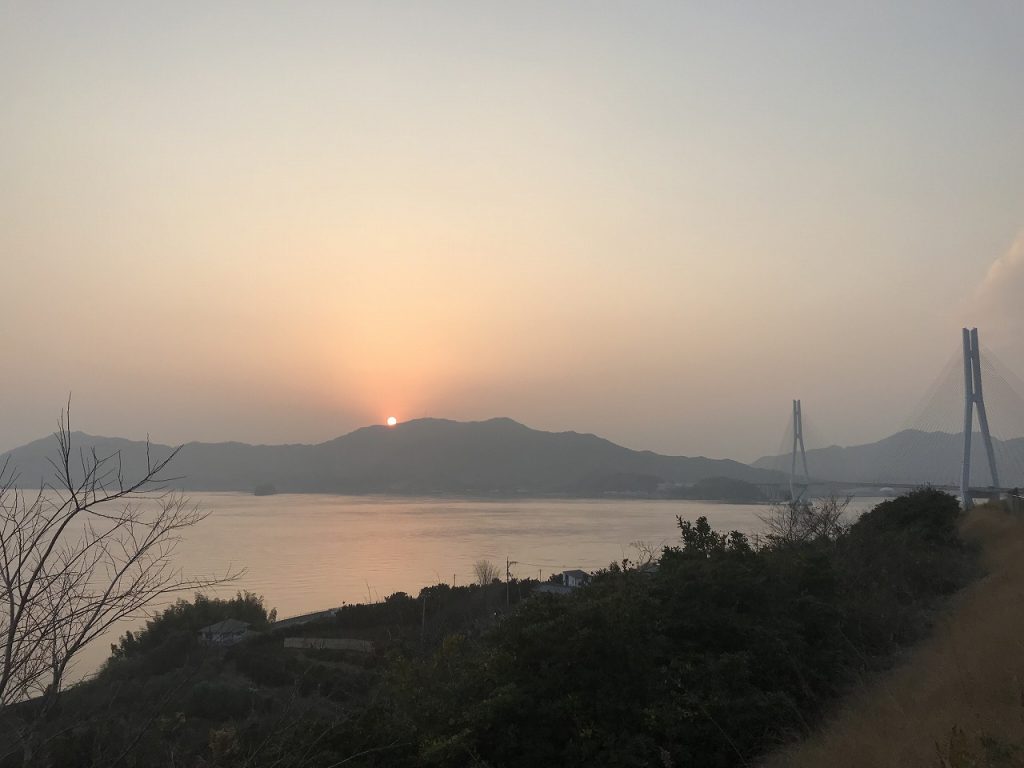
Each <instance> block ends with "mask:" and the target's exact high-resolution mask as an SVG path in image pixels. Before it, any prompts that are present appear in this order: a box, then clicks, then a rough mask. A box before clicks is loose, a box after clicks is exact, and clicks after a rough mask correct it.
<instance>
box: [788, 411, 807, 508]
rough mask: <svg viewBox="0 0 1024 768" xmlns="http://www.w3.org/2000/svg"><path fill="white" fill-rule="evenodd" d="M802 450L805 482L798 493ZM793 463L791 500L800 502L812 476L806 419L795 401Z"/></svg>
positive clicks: (790, 475) (790, 478) (790, 488)
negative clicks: (808, 453) (797, 465)
mask: <svg viewBox="0 0 1024 768" xmlns="http://www.w3.org/2000/svg"><path fill="white" fill-rule="evenodd" d="M797 448H799V449H800V461H801V463H802V464H803V468H804V482H803V487H801V488H800V489H799V490H800V492H799V493H797V486H798V484H797V482H796V451H797ZM791 458H792V461H791V462H790V467H789V498H790V499H791V500H792V501H799V500H800V498H801V497H802V496H803V495H804V494H805V493H806V492H807V486H808V485H809V484H810V482H811V478H810V475H808V474H807V452H806V451H805V450H804V419H803V411H802V410H801V407H800V401H799V400H794V401H793V450H792V456H791Z"/></svg>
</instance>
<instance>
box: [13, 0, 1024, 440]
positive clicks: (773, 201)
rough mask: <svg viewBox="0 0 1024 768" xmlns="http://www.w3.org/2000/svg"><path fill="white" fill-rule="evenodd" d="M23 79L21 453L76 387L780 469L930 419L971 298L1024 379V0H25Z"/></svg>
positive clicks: (17, 241) (177, 407) (79, 410)
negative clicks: (506, 422)
mask: <svg viewBox="0 0 1024 768" xmlns="http://www.w3.org/2000/svg"><path fill="white" fill-rule="evenodd" d="M894 5H897V6H898V7H896V8H894V7H892V6H894ZM0 99H2V101H0V104H2V119H0V260H2V266H3V271H2V273H0V275H2V287H3V290H2V295H3V298H2V300H0V348H2V352H3V365H2V374H0V394H2V397H0V409H2V410H0V413H2V417H0V449H2V448H9V447H13V446H14V445H17V444H19V443H21V442H24V441H27V440H29V439H33V438H36V437H39V436H41V435H43V434H46V433H48V432H50V431H52V428H53V427H54V426H55V424H56V419H57V416H58V414H59V411H60V408H61V406H62V404H63V402H64V399H65V398H66V396H67V394H68V393H69V392H71V393H73V398H74V408H75V416H76V426H78V427H79V428H81V429H84V430H87V431H90V432H94V433H100V434H117V435H124V436H128V437H141V436H144V435H145V434H146V433H147V432H149V433H151V435H152V436H153V438H154V439H156V440H160V441H166V442H177V441H184V440H189V439H200V440H227V439H238V440H245V441H260V442H298V441H302V442H308V441H320V440H324V439H328V438H331V437H334V436H336V435H339V434H341V433H344V432H347V431H349V430H351V429H353V428H356V427H359V426H362V425H365V424H368V423H374V422H382V421H383V420H384V418H385V417H386V416H388V415H391V414H394V415H396V416H397V417H398V418H399V419H409V418H414V417H417V416H424V415H431V416H443V417H449V418H455V419H480V418H488V417H491V416H498V415H503V416H510V417H513V418H515V419H518V420H521V421H523V422H525V423H527V424H529V425H531V426H534V427H538V428H542V429H551V430H563V429H575V430H578V431H585V432H596V433H598V434H601V435H604V436H606V437H609V438H611V439H613V440H615V441H617V442H620V443H623V444H625V445H628V446H631V447H637V448H651V449H655V450H658V451H663V452H670V453H683V454H705V455H711V456H733V457H737V458H741V459H752V458H754V457H756V456H758V455H761V454H763V453H767V452H771V451H773V450H774V449H775V448H776V447H777V446H778V443H779V438H780V436H781V434H782V430H783V425H784V422H785V420H786V417H787V412H788V409H789V407H790V400H791V399H792V398H794V397H800V398H801V399H802V400H803V403H804V411H805V413H806V414H807V416H808V417H809V418H811V417H813V421H814V424H815V427H816V429H817V430H818V432H819V433H821V434H823V435H825V436H826V437H827V438H828V439H829V440H831V441H834V442H838V443H852V442H858V441H866V440H872V439H876V438H878V437H881V436H883V435H885V434H887V433H889V432H892V431H895V430H896V429H897V428H899V427H900V426H901V425H902V424H903V422H904V421H905V420H906V418H907V417H908V416H909V414H910V412H911V411H912V410H913V407H914V405H915V404H916V403H917V402H918V400H919V399H920V398H921V396H922V395H923V393H924V392H925V390H926V389H927V388H928V386H929V385H930V384H931V382H932V379H933V378H934V377H935V376H936V375H937V373H938V372H939V370H940V369H941V368H942V366H943V364H944V363H945V362H946V360H947V358H948V357H949V355H950V354H951V353H952V352H953V350H954V349H955V347H956V345H957V344H958V343H959V328H960V326H961V325H962V324H964V323H970V324H972V325H978V326H979V327H980V328H981V334H982V340H983V342H985V343H986V344H988V346H990V347H993V348H995V349H997V350H998V351H999V352H1000V354H1001V356H1002V358H1003V360H1004V362H1006V363H1007V364H1008V365H1010V367H1012V368H1014V369H1015V370H1017V372H1018V373H1024V342H1022V341H1021V340H1022V339H1024V335H1022V333H1024V239H1019V238H1022V232H1024V5H1022V4H1021V3H1020V2H1018V1H1017V0H1007V1H1006V2H977V3H965V2H949V3H943V2H922V3H907V2H905V3H899V4H893V3H888V2H870V3H859V2H857V3H855V2H847V3H821V2H805V3H786V2H776V3H756V2H746V3H726V2H713V3H712V2H706V3H681V2H663V3H662V2H648V3H638V2H621V3H608V2H597V1H590V2H578V3H570V2H550V1H549V0H544V1H543V2H503V3H488V2H461V3H455V2H432V3H431V2H409V3H399V2H385V1H382V0H375V1H374V2H366V3H356V2H330V3H328V2H324V3H302V2H289V3H255V2H244V3H243V2H239V3H226V2H220V3H217V2H196V3H188V2H173V3H167V2H161V3H144V2H122V3H98V2H69V3H48V2H47V3H43V2H14V3H10V2H0ZM1015 243H1016V245H1015Z"/></svg>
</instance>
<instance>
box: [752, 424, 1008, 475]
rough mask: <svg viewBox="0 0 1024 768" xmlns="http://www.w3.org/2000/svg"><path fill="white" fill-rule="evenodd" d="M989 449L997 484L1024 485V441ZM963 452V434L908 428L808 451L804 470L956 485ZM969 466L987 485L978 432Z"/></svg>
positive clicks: (765, 461) (767, 461)
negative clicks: (868, 440) (860, 442)
mask: <svg viewBox="0 0 1024 768" xmlns="http://www.w3.org/2000/svg"><path fill="white" fill-rule="evenodd" d="M993 445H994V450H995V454H996V468H997V470H999V473H1000V477H999V481H1000V483H1001V484H1002V485H1003V486H1004V487H1006V486H1012V485H1017V486H1024V438H1016V439H1013V440H1005V441H1003V440H993ZM962 454H963V434H962V433H961V434H950V433H948V432H921V431H919V430H915V429H906V430H903V431H902V432H897V433H896V434H894V435H890V436H889V437H886V438H883V439H882V440H879V441H877V442H874V443H866V444H864V445H852V446H849V447H847V448H842V447H840V446H838V445H833V446H831V447H829V448H819V449H815V450H810V451H807V469H808V472H809V473H810V475H811V478H812V479H815V480H838V481H844V482H851V483H860V482H865V483H867V482H870V483H921V484H924V483H932V484H935V485H947V484H948V485H956V484H957V483H959V482H960V465H961V461H962ZM752 466H754V467H758V468H760V469H776V470H781V471H783V472H788V471H789V467H790V455H789V454H785V455H782V456H765V457H763V458H760V459H758V460H757V461H755V462H754V463H753V464H752ZM971 467H972V472H971V475H972V483H973V484H974V485H975V486H985V485H990V484H991V480H990V477H989V471H988V460H987V458H986V456H985V448H984V445H983V443H982V441H981V435H980V434H975V435H974V437H973V439H972V443H971Z"/></svg>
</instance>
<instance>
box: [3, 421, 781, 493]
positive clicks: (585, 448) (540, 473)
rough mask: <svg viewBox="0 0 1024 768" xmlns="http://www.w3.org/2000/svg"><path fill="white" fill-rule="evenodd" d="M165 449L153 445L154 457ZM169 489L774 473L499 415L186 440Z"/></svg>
mask: <svg viewBox="0 0 1024 768" xmlns="http://www.w3.org/2000/svg"><path fill="white" fill-rule="evenodd" d="M74 444H75V446H76V450H77V449H78V448H83V449H86V450H90V449H92V448H93V447H95V449H96V450H97V452H98V453H99V454H100V455H107V454H115V453H117V452H120V455H121V460H122V462H123V463H124V467H125V474H126V476H133V475H137V474H138V473H139V472H140V471H142V470H143V469H144V467H145V448H146V444H145V442H142V441H132V440H126V439H123V438H109V437H96V436H91V435H86V434H84V433H75V434H74ZM55 450H56V442H55V441H54V440H53V439H52V438H48V439H43V440H37V441H34V442H32V443H29V444H27V445H24V446H21V447H20V448H16V449H14V450H12V451H10V452H9V453H8V454H6V456H5V457H4V458H9V459H10V462H11V466H12V467H17V468H18V470H19V475H20V480H19V483H20V484H21V485H38V484H39V481H40V480H41V479H49V478H51V477H52V469H51V468H50V467H49V465H48V464H47V461H46V459H47V457H52V456H53V455H54V452H55ZM171 450H173V449H172V448H171V447H170V446H167V445H161V444H154V445H151V446H150V454H151V456H153V458H154V459H155V460H159V459H161V458H163V457H166V456H167V455H169V454H170V452H171ZM167 474H169V475H172V476H174V477H175V478H180V479H178V480H175V481H174V482H173V483H171V485H172V486H173V487H177V488H181V489H183V490H207V491H252V490H253V489H255V488H257V487H273V488H274V489H276V491H278V492H283V493H287V492H297V493H298V492H327V493H396V494H433V493H441V494H444V493H450V494H510V495H512V494H515V495H530V494H540V495H547V494H567V495H578V494H585V493H587V489H588V488H591V487H593V485H594V483H595V478H600V477H601V476H603V475H608V476H618V477H625V476H634V477H638V478H645V483H647V484H649V482H650V480H649V478H650V477H652V476H653V477H656V478H660V479H661V480H663V481H665V482H668V483H694V482H697V481H698V480H703V479H706V478H710V477H727V478H733V479H736V480H744V481H746V482H751V483H759V482H777V481H779V480H780V475H779V473H777V472H774V471H771V470H765V469H757V468H753V467H750V466H748V465H746V464H742V463H740V462H738V461H732V460H730V459H709V458H705V457H703V456H699V457H686V456H664V455H661V454H657V453H654V452H652V451H635V450H632V449H629V448H624V447H622V446H620V445H616V444H615V443H612V442H611V441H609V440H606V439H604V438H601V437H598V436H596V435H593V434H583V433H578V432H543V431H540V430H535V429H531V428H530V427H527V426H525V425H523V424H520V423H519V422H516V421H513V420H512V419H508V418H495V419H490V420H487V421H473V422H459V421H451V420H447V419H434V418H430V419H416V420H413V421H408V422H404V423H402V424H399V425H398V426H396V427H385V426H368V427H362V428H360V429H357V430H355V431H353V432H350V433H348V434H346V435H343V436H341V437H338V438H335V439H333V440H328V441H327V442H324V443H319V444H316V445H306V444H288V445H249V444H247V443H239V442H224V443H200V442H192V443H186V444H185V445H183V446H182V447H181V450H180V452H179V454H178V456H177V457H176V458H175V460H174V462H173V464H172V465H171V467H170V469H169V472H168V473H167Z"/></svg>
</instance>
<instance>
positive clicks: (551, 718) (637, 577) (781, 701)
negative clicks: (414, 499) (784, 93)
mask: <svg viewBox="0 0 1024 768" xmlns="http://www.w3.org/2000/svg"><path fill="white" fill-rule="evenodd" d="M958 515H959V507H958V505H957V502H956V500H955V499H953V498H952V497H950V496H948V495H946V494H943V493H940V492H937V491H933V490H927V489H925V490H919V491H915V492H913V493H910V494H908V495H906V496H904V497H901V498H899V499H895V500H892V501H888V502H885V503H884V504H881V505H879V506H878V507H877V508H876V509H875V510H873V511H872V512H869V513H867V514H865V515H864V516H863V517H861V518H860V520H858V521H857V522H856V523H855V524H853V525H852V526H849V527H848V528H846V527H841V526H827V527H823V528H822V530H823V531H825V533H822V534H821V535H818V536H814V537H801V538H799V539H787V538H785V537H773V538H772V539H769V540H768V542H767V543H766V544H764V545H762V546H752V544H751V542H750V541H748V539H747V538H746V537H745V536H743V535H742V534H739V533H736V532H732V533H728V534H723V533H719V532H715V531H713V530H712V529H711V528H710V526H709V525H708V522H707V520H706V519H704V518H700V519H698V520H697V521H694V522H690V521H686V520H680V521H679V527H680V542H679V544H678V546H674V547H669V548H666V549H665V550H664V551H663V552H662V553H661V556H660V560H659V563H658V567H657V568H652V567H649V566H648V567H639V566H638V565H637V564H633V563H629V562H624V563H622V564H615V565H612V566H610V567H609V568H608V569H606V570H604V571H602V572H601V573H599V574H597V575H596V576H595V578H594V579H593V582H592V584H591V585H590V586H589V587H586V588H582V589H579V590H576V591H575V592H574V593H573V594H571V595H569V596H558V595H551V594H535V595H533V596H532V597H529V599H522V600H521V602H520V600H519V599H520V598H521V597H526V595H527V594H528V593H529V590H530V588H532V586H533V585H532V584H529V583H514V584H513V585H512V588H511V589H508V590H507V589H506V586H505V585H503V584H491V585H487V586H484V587H480V586H472V587H462V588H458V589H453V588H450V587H446V586H439V587H433V588H430V589H429V590H424V592H423V593H421V595H420V596H419V597H417V598H413V597H410V596H408V595H403V594H399V595H395V596H393V597H392V598H389V600H388V601H386V602H385V603H382V604H378V605H376V606H351V607H348V608H346V609H344V610H343V611H341V612H339V614H338V615H337V616H335V617H333V618H331V619H329V620H325V621H324V622H320V623H319V624H317V625H314V626H310V627H304V628H303V631H304V632H306V633H309V634H310V636H331V633H334V635H336V636H347V637H367V638H372V639H374V641H375V642H376V643H377V647H378V652H377V654H376V655H375V656H373V657H372V658H368V659H357V658H355V657H353V656H352V655H346V654H344V653H339V652H334V653H333V654H332V653H331V652H326V651H324V652H311V653H305V654H296V653H295V652H287V651H284V650H283V649H282V643H281V637H280V636H279V635H275V634H274V633H273V632H268V633H265V634H264V635H263V636H261V638H259V639H257V640H256V641H254V642H249V643H245V644H242V645H239V646H236V647H234V648H231V649H228V650H227V651H226V652H220V653H214V652H212V651H211V652H208V653H207V655H206V656H202V655H201V656H200V657H198V658H197V657H195V656H189V657H188V659H187V661H183V660H181V659H179V661H180V662H181V664H182V665H183V666H182V667H180V668H175V669H171V668H168V667H167V664H166V663H161V664H159V665H156V664H154V665H149V666H147V667H146V668H145V670H144V672H145V674H148V675H151V677H150V678H148V679H145V678H140V677H138V674H136V673H138V672H139V669H140V668H137V667H135V666H133V665H135V664H138V663H139V661H138V660H139V659H146V658H151V657H155V656H159V649H160V648H162V647H166V646H167V644H168V643H170V642H172V638H174V637H175V636H176V634H178V633H183V632H187V633H189V635H190V636H191V635H193V634H194V629H195V628H196V626H195V625H199V622H200V619H199V617H200V616H202V617H203V618H202V623H208V621H207V619H209V620H211V621H212V620H216V619H219V618H223V617H224V615H227V614H226V613H224V614H220V615H218V616H216V617H214V616H212V614H210V613H209V612H208V609H209V608H210V607H211V606H212V605H213V601H207V600H206V599H205V598H203V599H199V600H197V602H196V603H195V604H192V605H191V606H189V605H188V604H182V605H179V606H175V607H174V608H173V609H170V610H169V611H168V612H166V613H165V614H164V615H163V616H162V617H160V618H158V619H156V620H154V621H153V622H151V623H150V625H149V626H148V627H147V629H146V630H145V631H144V632H142V633H141V634H140V635H139V636H138V637H134V636H133V637H132V638H131V639H130V640H128V639H127V638H126V639H125V640H123V641H122V643H121V645H120V646H119V648H118V649H117V651H116V652H115V658H114V659H112V660H111V662H110V663H109V665H108V668H107V669H106V670H105V671H104V674H103V675H101V678H100V681H98V683H96V684H94V686H96V687H93V688H91V687H90V686H83V687H82V688H83V690H80V691H76V692H74V693H75V694H76V695H77V696H78V697H79V700H78V701H75V700H73V699H72V700H69V702H68V705H67V706H66V707H65V712H64V717H65V718H71V719H73V718H74V717H75V716H76V714H80V713H81V710H82V708H84V707H87V706H90V705H89V704H88V703H87V702H89V701H92V702H95V701H98V697H99V695H100V694H99V692H98V691H99V690H101V689H100V688H99V687H98V686H100V683H103V682H104V680H106V684H107V685H108V686H109V684H110V680H112V679H124V678H123V677H122V676H119V675H118V670H119V669H127V668H129V667H130V668H131V669H132V670H133V674H136V677H134V678H133V679H132V680H131V681H130V684H131V686H132V687H131V690H132V692H133V695H134V696H137V697H139V699H140V700H144V701H145V702H147V704H152V706H151V707H150V708H149V709H147V710H146V711H153V712H157V713H159V714H158V715H155V716H154V718H153V719H152V720H151V721H149V723H148V725H147V722H146V721H145V720H143V719H142V717H141V715H133V713H132V712H128V711H120V714H119V715H118V717H120V718H121V721H120V722H119V725H118V726H117V727H119V728H121V729H122V730H124V731H125V732H127V733H131V732H133V731H132V728H135V730H136V731H138V732H140V733H142V734H143V736H141V737H139V738H138V739H137V740H136V741H135V742H133V743H130V744H127V746H130V747H131V754H132V755H133V758H132V759H133V760H136V761H137V762H136V764H138V765H171V764H179V765H180V764H189V765H207V766H214V765H216V766H224V767H225V768H228V767H229V766H231V767H235V766H242V765H247V766H260V765H268V766H269V765H276V766H299V765H321V766H330V765H337V764H341V763H342V762H343V761H344V764H345V765H351V766H360V765H361V766H367V765H380V766H384V765H388V766H492V767H494V768H497V767H498V766H584V765H586V766H592V765H606V766H688V767H697V768H701V767H706V768H717V767H718V766H723V767H724V766H738V765H746V764H750V763H751V762H752V761H753V760H755V759H756V758H757V756H758V755H760V754H762V753H764V752H766V751H767V750H769V749H771V748H772V747H773V746H775V745H778V744H780V743H782V742H785V741H787V740H789V739H791V738H793V737H794V736H796V735H799V734H801V733H803V732H806V731H807V730H808V729H809V728H811V727H813V725H814V724H815V722H816V721H818V720H819V719H820V718H821V716H822V714H823V713H824V712H826V711H827V709H828V708H829V706H830V704H831V703H832V702H834V701H835V700H836V697H837V696H838V695H840V694H841V693H842V692H843V691H844V690H846V689H847V688H848V687H849V685H850V684H851V682H852V681H854V680H856V679H857V678H858V676H859V675H862V674H863V673H865V672H867V671H870V670H872V669H876V668H879V667H881V666H884V665H885V664H887V663H889V662H890V661H891V659H892V658H893V654H894V652H895V651H897V650H898V649H899V648H900V647H901V646H903V645H905V644H907V643H909V642H911V641H913V640H914V639H916V638H917V637H918V636H919V635H920V634H921V633H922V632H923V631H924V630H925V629H926V628H927V617H928V611H929V608H930V607H931V606H933V605H934V603H935V601H936V599H937V598H940V597H942V596H943V595H946V594H948V593H950V592H951V591H953V590H955V589H956V588H957V587H958V586H959V585H961V584H962V583H963V582H964V581H965V580H966V578H967V577H968V576H969V574H970V569H971V568H972V558H971V556H970V553H969V552H967V551H966V550H965V548H964V546H963V544H962V543H961V540H960V538H959V536H958V532H957V520H958ZM238 600H240V601H241V603H237V602H236V603H235V604H234V607H233V608H232V610H235V611H241V610H242V609H243V608H245V609H246V610H249V609H254V608H255V607H258V608H259V609H260V610H262V604H258V606H257V604H255V603H254V601H253V598H252V596H249V595H246V596H239V598H238ZM506 601H508V602H509V603H511V607H510V608H509V609H506V608H505V602H506ZM517 602H518V603H519V604H518V605H516V603H517ZM222 607H226V606H222ZM254 612H255V611H254ZM232 615H237V617H239V618H244V617H243V616H242V615H241V613H236V614H232ZM245 620H247V621H248V620H250V619H245ZM169 656H173V654H169ZM126 665H128V666H126ZM182 669H187V670H190V671H188V672H187V674H188V675H189V676H190V677H188V678H187V680H188V682H187V683H184V682H181V680H182V679H183V678H181V675H182V671H181V670H182ZM175 681H178V682H175ZM175 686H178V687H177V688H175ZM90 689H91V692H90ZM88 697H92V698H88ZM140 725H141V726H142V727H141V728H140ZM103 727H104V726H100V725H95V724H94V725H90V726H89V728H82V727H80V728H78V729H77V731H76V730H74V729H72V730H71V731H69V732H68V733H66V734H63V735H60V736H59V737H57V738H55V739H54V742H53V744H54V746H53V747H52V752H51V755H52V756H53V757H54V760H55V762H53V763H51V764H57V763H58V762H59V764H66V765H91V764H95V760H94V759H92V762H90V759H86V758H81V759H79V760H77V761H72V760H70V758H69V757H68V756H69V755H71V754H72V753H74V754H82V755H88V754H93V755H95V754H97V748H98V747H97V744H100V743H102V742H103V739H108V740H110V739H113V738H114V737H113V736H112V730H111V729H109V728H108V730H106V731H104V730H103ZM55 729H56V726H55ZM56 730H59V729H56ZM69 734H70V735H69ZM76 740H77V741H76ZM125 743H126V742H125V741H124V740H122V741H121V742H119V744H125ZM106 749H107V752H105V753H104V754H111V750H110V748H109V746H108V747H107V748H106ZM90 750H91V752H90ZM58 754H59V755H60V756H61V759H60V760H59V761H57V760H56V756H57V755H58ZM175 761H176V762H175Z"/></svg>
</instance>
